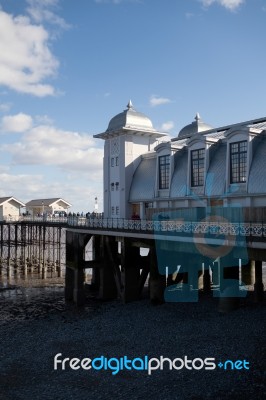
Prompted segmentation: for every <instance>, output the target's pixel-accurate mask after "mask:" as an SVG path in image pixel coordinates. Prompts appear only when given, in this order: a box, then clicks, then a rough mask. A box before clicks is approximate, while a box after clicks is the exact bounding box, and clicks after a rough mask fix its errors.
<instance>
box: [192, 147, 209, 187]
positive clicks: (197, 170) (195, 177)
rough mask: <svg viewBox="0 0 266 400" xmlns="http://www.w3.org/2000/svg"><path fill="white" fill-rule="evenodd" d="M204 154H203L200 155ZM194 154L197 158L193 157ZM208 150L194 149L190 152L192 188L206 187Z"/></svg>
mask: <svg viewBox="0 0 266 400" xmlns="http://www.w3.org/2000/svg"><path fill="white" fill-rule="evenodd" d="M200 153H202V154H203V155H202V154H200ZM194 154H195V155H196V157H193V156H194ZM205 157H206V149H205V148H204V147H202V148H200V149H194V150H191V151H190V182H191V187H201V186H204V175H205V174H204V173H205Z"/></svg>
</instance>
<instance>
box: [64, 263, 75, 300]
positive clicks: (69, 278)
mask: <svg viewBox="0 0 266 400" xmlns="http://www.w3.org/2000/svg"><path fill="white" fill-rule="evenodd" d="M73 297H74V269H72V268H69V267H67V266H66V271H65V299H66V300H68V301H72V300H73Z"/></svg>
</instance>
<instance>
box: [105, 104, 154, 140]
mask: <svg viewBox="0 0 266 400" xmlns="http://www.w3.org/2000/svg"><path fill="white" fill-rule="evenodd" d="M122 128H135V129H137V130H142V129H144V130H154V128H153V126H152V122H151V120H150V119H149V118H148V117H146V115H144V114H142V113H140V112H138V111H136V110H135V109H134V108H133V104H132V102H131V100H130V101H129V103H128V105H127V109H126V110H124V111H123V112H121V113H120V114H117V115H116V116H115V117H113V118H112V119H111V120H110V122H109V125H108V128H107V130H106V132H108V131H114V130H119V129H122Z"/></svg>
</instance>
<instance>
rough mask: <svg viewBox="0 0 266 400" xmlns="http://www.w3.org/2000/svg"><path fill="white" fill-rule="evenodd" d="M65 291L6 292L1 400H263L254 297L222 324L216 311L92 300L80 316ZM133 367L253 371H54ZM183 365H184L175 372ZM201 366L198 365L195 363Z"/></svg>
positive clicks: (206, 306)
mask: <svg viewBox="0 0 266 400" xmlns="http://www.w3.org/2000/svg"><path fill="white" fill-rule="evenodd" d="M63 294H64V288H63V284H60V282H53V283H50V286H49V285H48V284H47V283H46V284H44V285H42V286H39V287H20V288H19V287H16V288H12V287H9V288H3V287H2V290H1V291H0V343H1V344H0V387H1V391H0V399H1V400H21V399H23V400H24V399H29V398H32V399H38V400H50V399H51V400H52V399H53V400H55V399H56V400H68V399H70V400H71V399H79V400H83V399H84V400H85V399H86V400H87V399H96V400H98V399H99V400H105V399H126V400H131V399H153V400H154V399H155V400H157V399H158V400H160V399H164V400H165V399H166V400H167V399H171V400H172V399H192V400H193V399H194V400H203V399H204V400H205V399H236V400H237V399H241V400H243V399H262V398H265V394H266V393H265V378H266V376H265V371H266V365H265V360H266V350H265V322H266V315H265V314H266V313H265V300H264V302H262V303H261V304H254V303H253V300H252V296H250V299H246V301H245V302H244V301H241V304H240V308H239V309H237V310H235V311H232V312H229V313H226V314H221V313H219V312H218V301H217V299H213V298H212V297H211V296H209V297H206V296H203V297H202V296H200V301H199V302H198V303H179V304H177V303H176V304H175V303H166V304H163V305H160V306H153V305H151V304H150V302H149V300H148V299H144V300H141V301H137V302H133V303H130V304H126V305H123V304H121V303H120V302H118V301H112V302H108V303H101V302H99V301H97V300H96V299H93V298H88V299H87V304H86V305H85V306H84V307H83V308H80V309H77V308H75V307H73V306H72V305H69V304H65V302H64V297H63ZM58 353H62V358H65V357H69V358H79V359H83V358H90V359H93V358H95V357H100V356H104V357H106V358H111V357H115V358H120V357H124V356H127V357H128V359H134V358H137V357H138V358H143V357H145V356H148V357H149V358H152V357H155V358H160V356H163V357H168V358H170V359H171V360H173V359H175V358H181V359H184V357H185V356H187V357H188V359H192V360H193V359H195V358H201V359H203V360H204V359H205V358H210V357H211V358H215V362H216V364H218V363H219V362H220V361H221V362H222V363H224V362H225V360H227V359H230V360H233V361H236V360H246V361H247V362H249V369H239V370H237V369H234V370H231V368H228V369H227V370H224V369H222V368H219V367H216V368H215V369H214V370H205V369H204V368H202V369H198V370H196V369H192V370H189V369H186V368H183V369H180V370H175V369H172V370H169V367H168V364H167V362H166V363H165V364H164V369H163V370H155V371H153V372H152V373H151V374H150V375H149V374H148V372H147V371H146V370H126V369H124V370H121V371H119V372H118V373H117V374H115V375H114V374H112V370H110V369H107V370H98V371H96V370H93V369H90V370H83V369H78V370H72V369H70V368H69V367H68V366H66V369H65V370H62V369H58V370H54V357H55V355H56V354H58ZM178 365H180V364H178ZM197 365H200V362H199V361H197Z"/></svg>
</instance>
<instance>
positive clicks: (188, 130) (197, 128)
mask: <svg viewBox="0 0 266 400" xmlns="http://www.w3.org/2000/svg"><path fill="white" fill-rule="evenodd" d="M194 119H195V121H193V122H192V123H191V124H188V125H186V126H184V128H182V129H181V131H180V132H179V134H178V139H181V138H186V137H190V136H192V135H194V134H195V133H198V132H204V131H208V130H209V129H213V127H212V126H211V125H208V124H206V123H205V122H203V121H202V119H201V118H200V115H199V113H197V114H196V116H195V118H194Z"/></svg>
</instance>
